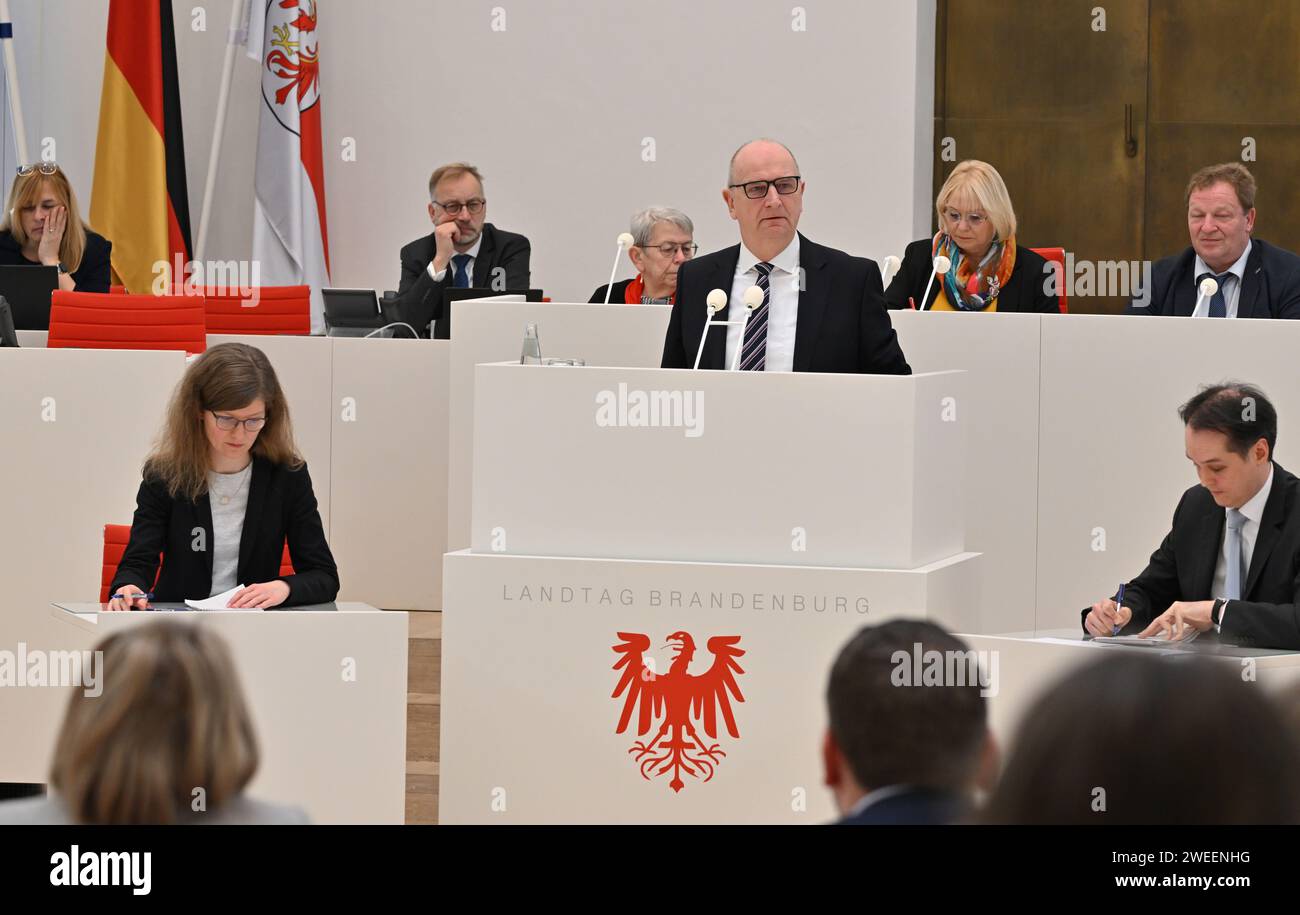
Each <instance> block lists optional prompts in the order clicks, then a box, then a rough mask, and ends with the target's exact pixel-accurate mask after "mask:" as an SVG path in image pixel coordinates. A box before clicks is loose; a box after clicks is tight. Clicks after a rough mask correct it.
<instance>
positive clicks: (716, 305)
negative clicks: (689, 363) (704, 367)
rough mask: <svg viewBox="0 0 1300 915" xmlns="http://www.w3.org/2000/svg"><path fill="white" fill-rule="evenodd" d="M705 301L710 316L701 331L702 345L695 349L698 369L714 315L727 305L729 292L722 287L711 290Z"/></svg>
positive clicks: (705, 320)
mask: <svg viewBox="0 0 1300 915" xmlns="http://www.w3.org/2000/svg"><path fill="white" fill-rule="evenodd" d="M704 303H705V304H706V305H707V306H708V317H707V318H705V319H704V330H702V331H700V346H699V348H698V349H697V350H696V351H695V367H696V368H697V369H698V368H699V367H700V359H702V358H703V357H704V341H705V340H707V339H708V338H709V327H710V326H711V325H712V324H713V316H714V315H716V314H717V313H718V312H720V311H722V309H724V308H726V307H727V294H726V293H725V292H723V291H722V290H721V289H714V290H711V291H710V292H709V294H708V296H706V297H705V299H704Z"/></svg>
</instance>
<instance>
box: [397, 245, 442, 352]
mask: <svg viewBox="0 0 1300 915" xmlns="http://www.w3.org/2000/svg"><path fill="white" fill-rule="evenodd" d="M428 268H429V262H428V261H425V262H424V263H420V262H419V261H418V259H417V258H416V257H413V256H411V255H408V254H406V253H403V255H402V281H401V283H400V284H399V285H398V287H397V300H396V304H397V310H398V314H399V315H400V316H401V319H402V320H403V321H405V322H406V323H407V324H410V325H411V326H412V327H414V328H415V330H416V332H417V333H419V334H420V335H421V336H428V335H429V323H430V322H431V321H434V320H435V319H437V318H439V317H441V316H440V315H439V314H438V306H439V305H440V304H441V303H442V290H443V288H444V287H445V286H446V284H447V280H448V278H449V276H450V274H451V269H450V268H447V270H446V271H445V272H444V273H443V276H442V279H441V280H439V281H435V280H434V279H433V277H431V276H429V269H428Z"/></svg>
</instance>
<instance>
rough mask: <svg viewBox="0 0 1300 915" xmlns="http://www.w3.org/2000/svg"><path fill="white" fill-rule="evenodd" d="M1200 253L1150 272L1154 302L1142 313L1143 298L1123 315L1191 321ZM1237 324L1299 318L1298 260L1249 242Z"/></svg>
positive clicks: (1187, 254)
mask: <svg viewBox="0 0 1300 915" xmlns="http://www.w3.org/2000/svg"><path fill="white" fill-rule="evenodd" d="M1195 270H1196V251H1195V249H1193V248H1191V247H1188V248H1187V250H1186V251H1184V252H1183V253H1182V254H1175V255H1173V256H1172V257H1166V258H1164V259H1163V260H1158V261H1156V262H1155V263H1154V264H1153V265H1152V266H1151V300H1150V302H1149V303H1148V304H1147V307H1145V308H1142V307H1140V303H1141V301H1142V294H1141V292H1139V294H1138V295H1137V296H1134V297H1133V300H1132V301H1131V302H1129V305H1128V308H1126V309H1125V310H1124V313H1125V314H1136V315H1164V316H1168V315H1174V316H1177V317H1182V318H1189V317H1191V315H1192V312H1193V311H1195V310H1196V299H1197V296H1199V295H1200V293H1199V292H1197V289H1196V277H1195V276H1193V275H1192V274H1193V271H1195ZM1144 291H1145V290H1143V292H1144ZM1237 317H1239V318H1300V257H1297V256H1296V255H1294V254H1292V253H1291V252H1290V251H1287V250H1286V249H1285V248H1279V247H1277V246H1276V245H1270V244H1269V243H1268V242H1266V241H1261V240H1260V239H1258V238H1255V239H1252V240H1251V247H1250V256H1249V257H1248V258H1246V270H1245V276H1243V277H1242V282H1241V295H1240V296H1238V298H1237Z"/></svg>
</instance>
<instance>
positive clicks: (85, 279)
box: [73, 239, 113, 293]
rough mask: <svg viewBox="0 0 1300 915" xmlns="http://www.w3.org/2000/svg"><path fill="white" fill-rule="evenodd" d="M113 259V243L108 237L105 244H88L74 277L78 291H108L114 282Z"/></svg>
mask: <svg viewBox="0 0 1300 915" xmlns="http://www.w3.org/2000/svg"><path fill="white" fill-rule="evenodd" d="M112 259H113V243H112V242H111V241H109V240H108V239H104V244H103V245H87V246H86V252H85V254H84V255H83V257H82V261H81V265H80V266H79V267H78V268H77V273H76V275H75V276H74V277H73V280H74V281H75V282H76V284H77V292H101V293H106V292H108V290H109V287H110V286H111V285H112V282H113V272H112V267H111V264H112Z"/></svg>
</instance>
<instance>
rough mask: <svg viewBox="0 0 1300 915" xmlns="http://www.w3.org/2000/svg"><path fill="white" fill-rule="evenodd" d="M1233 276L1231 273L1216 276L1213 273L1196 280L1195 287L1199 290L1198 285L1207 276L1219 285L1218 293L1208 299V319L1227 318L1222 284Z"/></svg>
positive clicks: (1226, 305) (1226, 303)
mask: <svg viewBox="0 0 1300 915" xmlns="http://www.w3.org/2000/svg"><path fill="white" fill-rule="evenodd" d="M1233 275H1234V274H1233V273H1232V271H1228V272H1227V273H1220V274H1219V275H1218V276H1215V275H1214V274H1213V273H1203V274H1201V276H1200V277H1199V278H1198V279H1197V280H1196V286H1197V288H1198V289H1199V288H1200V285H1201V283H1202V282H1203V281H1204V280H1205V278H1206V277H1209V276H1213V277H1214V281H1215V282H1216V283H1218V284H1219V289H1218V291H1217V292H1215V293H1214V295H1212V296H1211V297H1210V311H1209V313H1208V316H1209V317H1211V318H1226V317H1227V316H1228V300H1227V299H1226V298H1224V296H1223V294H1224V291H1225V290H1224V284H1225V283H1226V282H1227V281H1228V277H1230V276H1233Z"/></svg>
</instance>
